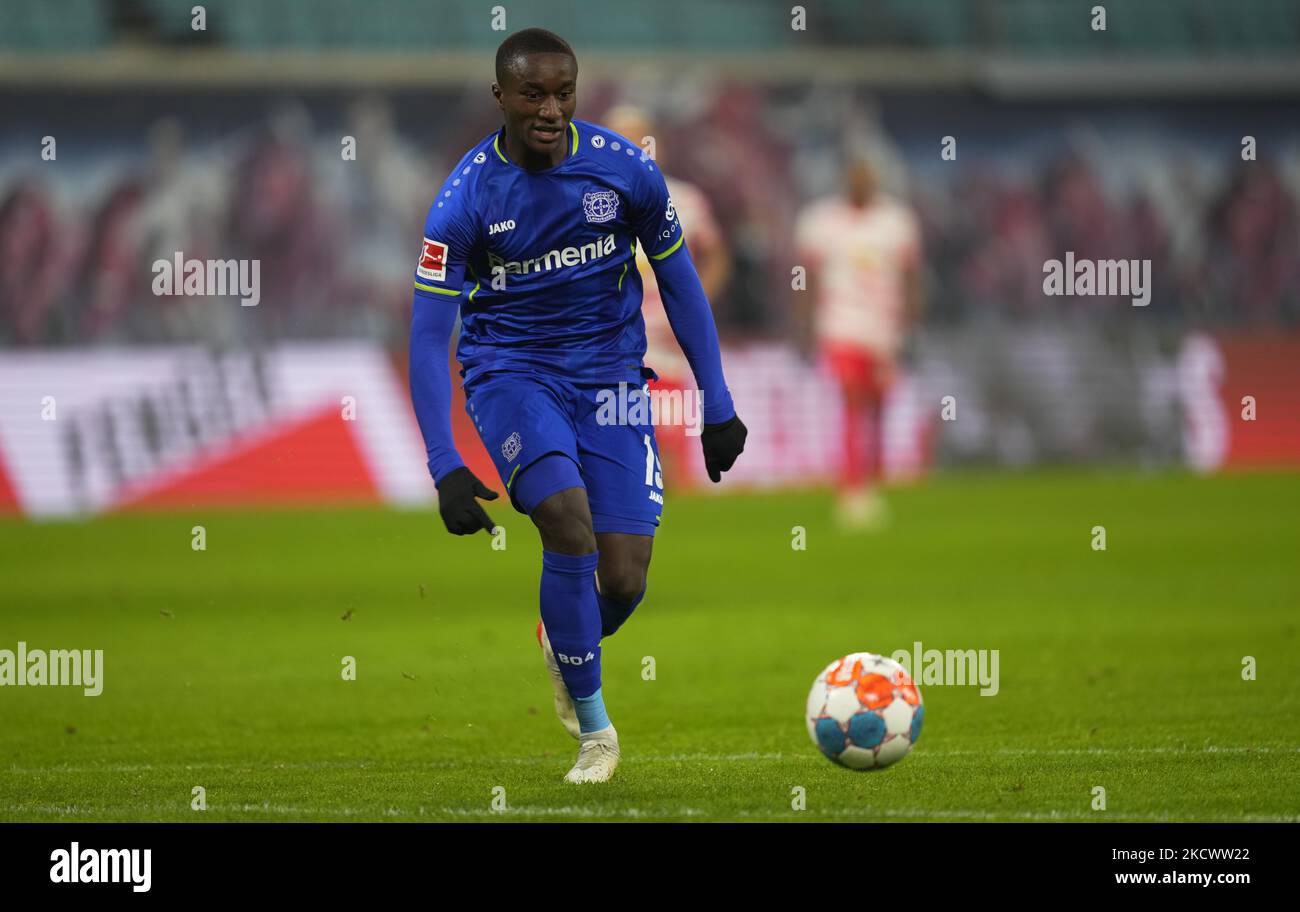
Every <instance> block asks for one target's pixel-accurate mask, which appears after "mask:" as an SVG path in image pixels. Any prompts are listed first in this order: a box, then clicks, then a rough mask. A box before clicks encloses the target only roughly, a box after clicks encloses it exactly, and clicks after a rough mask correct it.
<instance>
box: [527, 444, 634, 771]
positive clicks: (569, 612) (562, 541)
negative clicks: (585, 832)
mask: <svg viewBox="0 0 1300 912" xmlns="http://www.w3.org/2000/svg"><path fill="white" fill-rule="evenodd" d="M514 496H515V497H516V498H517V499H518V501H519V503H520V504H521V505H522V506H523V507H525V508H526V509H527V510H528V515H529V517H530V518H531V519H532V521H533V524H534V525H536V526H537V531H538V534H539V535H540V536H541V539H542V581H541V610H542V624H541V625H540V626H539V628H538V638H539V639H540V640H541V641H542V648H543V650H544V652H545V654H546V657H547V664H548V666H549V667H550V668H551V672H552V677H553V679H557V680H556V683H557V691H556V693H557V711H558V709H559V702H560V699H559V698H560V694H561V693H563V694H565V695H567V696H568V697H569V699H570V701H571V703H570V705H571V706H572V707H573V713H574V716H575V718H576V721H577V723H578V732H577V736H578V740H579V741H580V742H581V746H580V747H579V749H578V759H577V762H576V763H575V764H574V765H573V768H572V769H570V770H569V772H568V773H567V774H566V775H565V777H564V778H565V781H567V782H604V781H605V780H607V779H609V778H610V776H612V775H613V774H614V769H615V768H616V767H617V766H618V760H619V747H618V732H617V731H615V729H614V726H613V724H612V723H611V722H610V721H609V714H608V713H607V712H606V710H605V700H604V696H603V694H602V691H601V681H600V631H601V616H600V610H599V608H598V607H597V603H596V593H595V589H594V587H593V580H594V579H595V573H596V567H597V565H598V562H599V554H598V552H597V550H596V535H595V532H594V530H593V529H592V519H591V511H590V509H589V507H588V505H587V492H586V489H585V488H584V487H583V483H582V479H581V477H580V475H579V473H578V468H577V465H576V464H575V463H574V462H573V460H571V459H569V457H567V456H564V455H562V454H559V453H553V454H549V455H547V456H545V457H543V458H542V459H540V460H538V461H537V462H536V463H534V464H533V465H531V466H529V467H528V469H527V470H525V471H524V472H523V473H522V474H521V475H520V477H519V479H518V480H517V481H516V485H515V491H514ZM561 718H562V719H563V718H564V716H563V715H561ZM566 727H568V726H567V725H566ZM571 733H572V732H571Z"/></svg>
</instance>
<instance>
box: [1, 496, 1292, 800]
mask: <svg viewBox="0 0 1300 912" xmlns="http://www.w3.org/2000/svg"><path fill="white" fill-rule="evenodd" d="M888 500H889V502H890V505H891V507H892V511H893V521H892V524H891V526H890V528H889V529H888V530H887V531H886V532H884V533H882V534H873V535H863V536H858V537H845V536H841V535H840V534H838V533H837V532H836V531H835V527H834V525H833V524H832V522H831V499H830V496H829V495H828V494H826V493H818V492H811V493H794V494H791V493H782V494H747V495H738V496H728V497H716V496H708V495H700V496H693V497H685V496H683V497H679V498H673V497H671V496H670V498H669V501H668V506H667V511H666V515H665V520H664V525H663V526H662V528H661V529H660V532H659V536H658V538H657V541H656V544H655V555H654V561H653V563H652V565H651V569H650V589H649V594H648V595H647V598H646V600H645V602H644V603H643V605H642V606H641V608H640V609H638V611H637V613H636V615H634V616H633V618H632V620H631V621H630V622H629V624H628V625H627V626H626V627H625V628H624V629H623V630H622V631H620V632H619V634H618V635H617V636H615V637H613V638H611V639H610V640H608V641H606V643H605V651H604V673H605V695H606V700H607V703H608V705H609V708H610V713H611V717H612V718H613V720H614V722H615V724H616V725H617V726H618V729H619V733H620V735H621V738H622V743H623V754H624V759H623V764H622V766H621V767H620V769H619V771H618V774H617V776H616V777H615V780H614V781H612V782H610V783H608V784H603V785H586V786H572V785H567V784H565V783H564V782H562V781H561V777H562V776H563V774H564V773H565V771H566V770H567V769H568V767H569V765H570V764H571V762H572V760H573V756H574V754H575V746H574V743H573V742H572V741H571V740H570V739H569V738H568V737H567V736H566V735H565V733H564V731H563V730H562V729H561V727H560V725H559V723H558V722H557V721H556V720H555V718H554V715H553V713H552V710H551V693H550V685H549V683H548V680H547V677H546V673H545V670H544V668H543V665H542V661H541V657H540V651H539V650H538V648H537V643H536V641H535V639H534V637H533V631H534V627H535V625H536V618H537V574H538V572H539V569H540V563H541V557H540V546H539V544H538V542H537V539H536V534H535V532H534V531H533V530H532V527H531V525H530V524H529V523H528V521H527V520H526V519H525V518H524V517H521V516H519V515H517V514H514V513H513V512H512V511H511V510H509V508H508V507H503V506H501V503H500V502H498V503H497V504H493V505H491V506H492V508H493V509H491V510H490V512H491V513H492V515H493V517H494V518H495V519H496V520H497V521H499V522H502V523H503V524H504V525H505V526H506V528H507V539H506V541H507V545H508V547H507V548H506V550H504V551H494V550H492V549H491V548H490V540H489V538H488V536H487V535H480V536H478V537H476V538H472V539H465V538H452V537H451V536H449V535H447V534H446V533H445V532H444V530H443V529H442V526H441V523H440V521H439V520H438V518H437V515H436V514H435V513H432V512H396V511H389V510H379V509H374V510H370V509H339V510H319V511H301V512H300V511H258V512H239V511H231V510H226V511H222V510H201V511H200V510H196V511H193V512H177V513H168V514H153V515H147V516H141V515H132V516H119V517H112V518H103V519H97V520H94V521H91V522H87V523H70V524H39V525H33V524H27V523H22V522H17V521H5V522H3V523H0V648H7V649H10V650H14V649H16V647H17V642H18V641H19V640H23V641H25V642H26V643H27V644H28V647H29V648H45V649H53V648H91V649H103V650H104V653H105V659H104V664H105V673H104V681H105V683H104V692H103V694H102V695H101V696H99V697H94V698H91V697H85V696H82V695H81V692H80V690H79V689H76V688H64V687H23V688H17V687H4V688H3V689H0V820H5V821H14V820H37V821H55V820H63V821H67V820H75V821H112V820H116V821H134V820H140V821H161V820H172V821H200V820H202V821H215V820H267V821H285V820H426V821H431V820H501V819H507V820H566V819H578V820H601V819H613V820H665V819H668V820H683V819H685V820H741V821H745V820H789V821H803V820H836V821H852V820H857V821H876V820H958V821H962V820H974V821H980V820H1011V821H1034V820H1080V821H1097V820H1131V821H1159V820H1200V821H1241V820H1244V821H1253V820H1262V821H1275V820H1276V821H1294V820H1300V674H1298V673H1300V636H1297V626H1298V625H1300V611H1297V608H1300V569H1298V568H1300V560H1298V556H1300V476H1296V475H1270V474H1259V475H1239V476H1228V477H1219V478H1210V479H1203V478H1194V477H1189V476H1182V475H1139V474H1131V473H1130V474H1118V473H1117V474H1109V473H1107V474H1042V475H1031V476H1026V477H1007V476H982V475H981V476H963V475H948V476H945V477H941V478H938V479H935V480H931V481H928V482H926V483H924V484H920V485H917V486H913V487H907V488H899V489H895V490H891V491H890V492H889V494H888ZM196 524H202V525H204V526H205V527H206V530H207V550H206V551H202V552H196V551H194V550H192V549H191V546H190V543H191V534H190V529H191V527H192V526H194V525H196ZM1096 525H1102V526H1104V527H1105V529H1106V536H1107V549H1106V550H1105V551H1094V550H1093V548H1092V546H1091V543H1092V531H1091V530H1092V528H1093V527H1094V526H1096ZM794 526H803V527H804V528H805V529H806V534H807V548H806V550H802V551H799V550H795V549H792V547H791V540H792V527H794ZM345 616H346V618H347V619H345ZM918 640H919V641H921V642H922V643H923V644H924V645H925V647H927V648H936V649H997V650H999V655H1000V668H999V670H1000V679H1001V680H1000V691H999V693H998V694H997V695H996V696H992V697H981V696H980V695H979V693H978V688H977V687H956V686H948V687H944V686H931V687H923V688H922V693H923V697H924V699H925V704H926V721H925V729H924V733H923V735H922V737H921V739H920V741H919V743H918V745H917V747H916V749H915V750H913V752H912V754H911V755H910V756H909V757H907V758H906V759H905V760H904V761H902V762H901V763H899V764H898V765H896V766H894V767H891V768H889V769H887V770H884V771H876V772H865V773H857V772H853V771H850V770H846V769H841V768H839V767H837V766H835V765H833V764H832V763H830V762H828V761H827V760H825V759H824V758H822V757H821V756H820V755H819V754H818V752H817V751H816V750H815V749H814V748H813V746H812V744H811V743H810V742H809V739H808V735H807V733H806V731H805V729H804V723H803V720H802V715H803V705H804V699H805V696H806V694H807V691H808V688H809V686H810V684H811V683H812V679H813V677H814V676H815V675H816V674H817V673H818V672H819V671H820V670H821V669H822V668H823V667H824V666H825V665H826V664H827V663H828V662H829V661H831V660H832V659H834V658H836V657H838V656H840V655H842V654H844V653H847V652H852V651H858V650H869V651H875V652H884V653H886V654H888V653H890V652H893V651H894V650H896V649H900V648H902V649H909V650H910V649H911V647H912V643H913V642H914V641H918ZM344 656H353V657H355V659H356V663H357V666H356V667H357V679H356V680H355V681H351V682H349V681H344V680H343V679H342V675H341V668H342V664H341V663H342V659H343V657H344ZM1246 656H1253V657H1254V659H1255V661H1256V662H1257V680H1254V681H1246V680H1243V678H1242V662H1243V657H1246ZM645 657H653V659H654V672H655V675H654V678H653V680H646V679H645V678H644V677H643V668H644V667H645V665H644V662H643V660H644V659H645ZM196 786H202V787H203V788H204V789H205V790H206V800H207V809H206V810H205V811H202V812H200V811H195V810H192V809H191V800H192V789H193V788H194V787H196ZM1098 786H1100V787H1102V788H1104V789H1105V794H1106V809H1105V810H1094V809H1093V795H1094V793H1093V789H1094V788H1095V787H1098ZM498 787H500V788H502V789H504V801H505V805H506V808H507V809H506V810H505V811H504V812H494V811H493V809H492V806H493V799H494V797H499V796H501V795H502V793H501V792H499V791H497V792H494V789H497V788H498ZM796 787H802V789H804V791H805V794H806V810H796V809H795V808H794V803H795V800H794V796H795V794H796V793H795V791H794V790H795V789H796Z"/></svg>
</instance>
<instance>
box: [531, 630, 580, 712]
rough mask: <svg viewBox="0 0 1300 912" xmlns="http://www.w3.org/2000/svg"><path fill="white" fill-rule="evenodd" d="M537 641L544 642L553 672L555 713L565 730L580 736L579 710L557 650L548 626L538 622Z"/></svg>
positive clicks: (547, 660)
mask: <svg viewBox="0 0 1300 912" xmlns="http://www.w3.org/2000/svg"><path fill="white" fill-rule="evenodd" d="M537 642H538V643H541V644H542V657H543V658H544V659H546V670H547V671H549V672H550V673H551V686H552V687H554V688H555V714H556V715H557V716H559V717H560V722H561V723H562V724H563V725H564V730H565V731H567V732H568V733H569V734H570V735H572V736H573V737H574V738H577V737H578V734H579V731H580V730H579V728H578V712H577V710H575V709H574V708H573V698H572V697H570V696H569V688H567V687H565V686H564V676H563V675H562V674H560V663H559V662H557V661H556V660H555V650H554V649H552V648H551V638H550V637H548V636H547V635H546V628H545V627H544V626H543V625H542V622H541V621H538V622H537Z"/></svg>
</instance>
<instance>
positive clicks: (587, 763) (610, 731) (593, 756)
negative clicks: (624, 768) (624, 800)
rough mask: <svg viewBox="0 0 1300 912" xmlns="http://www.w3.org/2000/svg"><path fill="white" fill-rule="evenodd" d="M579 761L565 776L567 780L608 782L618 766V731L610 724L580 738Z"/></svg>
mask: <svg viewBox="0 0 1300 912" xmlns="http://www.w3.org/2000/svg"><path fill="white" fill-rule="evenodd" d="M578 740H579V742H581V746H580V747H579V748H578V761H577V762H576V763H574V764H573V769H571V770H569V772H568V773H566V774H565V776H564V781H565V782H579V783H580V782H608V781H609V779H610V777H611V776H613V775H614V770H615V769H616V768H617V767H618V758H619V751H618V732H616V731H614V726H612V725H609V726H606V727H605V728H602V729H601V730H600V731H594V732H588V733H586V734H584V735H582V736H580V737H579V738H578Z"/></svg>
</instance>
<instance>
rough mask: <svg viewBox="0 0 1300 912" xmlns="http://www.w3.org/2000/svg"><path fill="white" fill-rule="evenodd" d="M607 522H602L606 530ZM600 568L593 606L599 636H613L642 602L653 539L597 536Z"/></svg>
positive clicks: (622, 534)
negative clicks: (595, 610) (599, 624)
mask: <svg viewBox="0 0 1300 912" xmlns="http://www.w3.org/2000/svg"><path fill="white" fill-rule="evenodd" d="M606 524H607V523H606V521H602V526H605V525H606ZM596 543H597V545H598V546H599V548H600V564H599V566H598V567H597V569H596V603H597V606H598V607H599V608H600V621H601V630H600V633H601V636H602V637H607V636H612V635H613V634H614V632H615V631H616V630H618V628H620V627H622V626H623V623H624V622H625V621H626V620H627V619H628V618H629V617H631V616H632V612H633V611H635V610H636V606H637V605H639V604H641V600H642V599H643V598H645V590H646V574H647V573H648V572H649V570H650V552H651V549H652V548H653V546H654V536H652V535H634V534H630V533H627V532H597V533H596Z"/></svg>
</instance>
